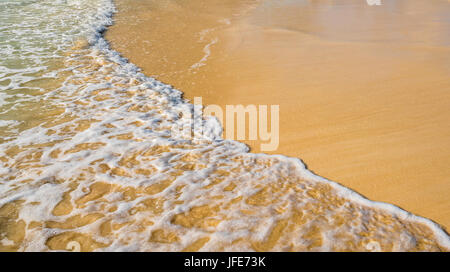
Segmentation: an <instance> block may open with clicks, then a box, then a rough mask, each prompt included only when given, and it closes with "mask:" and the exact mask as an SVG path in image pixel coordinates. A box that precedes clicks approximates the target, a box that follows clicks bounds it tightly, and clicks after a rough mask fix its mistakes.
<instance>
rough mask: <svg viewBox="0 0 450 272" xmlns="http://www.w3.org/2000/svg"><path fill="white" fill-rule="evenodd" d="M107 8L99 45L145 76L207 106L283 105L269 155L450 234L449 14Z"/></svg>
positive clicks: (289, 5)
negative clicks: (111, 12)
mask: <svg viewBox="0 0 450 272" xmlns="http://www.w3.org/2000/svg"><path fill="white" fill-rule="evenodd" d="M384 2H386V3H384ZM116 4H117V6H118V10H119V12H118V14H117V15H116V17H115V20H116V21H115V25H114V26H112V27H111V28H110V29H109V30H108V32H107V34H106V38H107V39H108V40H109V41H110V42H111V43H112V47H113V49H115V50H117V51H119V52H121V53H122V54H123V55H124V56H125V57H127V58H129V60H130V61H131V62H133V63H135V64H137V65H138V66H139V67H141V68H142V69H143V71H144V73H146V74H147V75H150V76H154V77H155V78H157V79H159V80H161V81H163V82H165V83H168V84H171V85H173V86H175V87H176V88H178V89H179V90H181V91H183V92H184V94H185V97H186V98H188V99H193V97H196V96H201V97H202V98H203V103H204V104H205V105H207V104H218V105H221V106H224V105H230V104H231V105H236V104H243V105H247V104H255V105H280V145H279V148H278V149H277V150H276V151H274V152H271V153H273V154H283V155H287V156H292V157H299V158H301V159H302V160H303V161H304V162H305V163H306V164H307V166H308V168H309V169H311V170H312V171H313V172H315V173H316V174H318V175H321V176H323V177H326V178H328V179H331V180H334V181H337V182H339V183H341V184H343V185H345V186H347V187H350V188H352V189H354V190H356V191H357V192H359V193H361V194H363V195H364V196H366V197H368V198H370V199H372V200H377V201H384V202H389V203H393V204H396V205H398V206H400V207H402V208H404V209H406V210H408V211H410V212H413V213H415V214H418V215H421V216H424V217H427V218H430V219H432V220H435V221H436V222H438V223H440V224H441V225H443V226H445V227H447V228H448V227H449V226H450V199H449V197H448V196H449V195H450V178H449V177H450V167H448V164H449V163H450V141H449V139H450V138H449V137H450V126H449V121H450V77H449V75H450V40H449V39H450V35H448V33H449V32H450V21H449V19H448V18H446V16H447V15H448V14H449V11H450V4H449V3H448V2H447V1H439V0H431V1H411V0H410V1H383V5H382V6H368V5H367V4H366V2H365V1H340V2H339V3H334V1H294V0H292V1H260V2H258V1H236V0H232V1H216V0H213V1H205V0H194V1H189V3H186V2H185V1H168V0H167V1H166V0H165V1H150V0H147V1H143V0H138V1H136V0H134V1H131V0H117V1H116ZM447 17H448V16H447ZM245 142H246V143H247V144H249V145H250V146H251V148H252V151H253V152H259V146H260V142H259V141H245Z"/></svg>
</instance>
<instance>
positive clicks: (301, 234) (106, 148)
mask: <svg viewBox="0 0 450 272" xmlns="http://www.w3.org/2000/svg"><path fill="white" fill-rule="evenodd" d="M34 5H38V6H36V7H37V8H39V7H41V8H42V9H43V10H45V9H46V7H45V5H52V4H49V2H45V1H44V2H40V3H36V4H34ZM54 10H55V11H57V14H58V16H56V17H55V18H58V20H61V21H65V20H67V21H71V20H74V18H75V17H77V16H81V17H80V18H78V19H76V21H77V22H81V21H83V22H85V21H84V20H85V19H88V20H87V21H86V22H85V23H83V24H81V25H79V26H75V25H70V27H67V28H65V30H63V32H64V33H65V34H66V35H67V36H66V38H65V39H63V40H57V41H55V40H53V41H52V43H58V48H59V49H58V50H60V51H61V53H60V56H61V58H59V57H58V58H59V59H62V61H63V63H64V66H63V67H61V68H58V69H57V70H55V71H53V72H54V73H53V76H54V77H56V78H61V76H60V74H61V73H64V77H63V82H61V84H60V86H58V87H57V88H54V89H51V90H50V91H48V90H46V92H45V93H44V94H42V95H40V96H38V97H39V101H40V102H39V103H41V102H43V103H49V104H51V105H55V108H56V109H57V110H55V111H54V112H52V113H51V114H50V117H51V118H48V119H43V120H42V121H41V122H39V123H37V124H36V126H34V127H31V128H27V129H25V130H23V131H21V132H20V133H16V134H15V135H13V136H10V137H8V139H5V142H4V143H2V144H0V162H1V167H0V177H1V180H0V250H8V251H11V250H18V251H47V250H70V249H71V248H72V245H73V243H74V242H75V243H77V245H79V246H80V250H82V251H93V250H96V251H181V250H185V251H196V250H202V251H222V250H226V251H253V250H255V251H308V250H313V251H374V250H377V251H378V250H379V251H415V250H418V251H448V250H449V249H450V238H449V236H448V235H447V233H445V231H444V230H442V229H441V228H440V227H439V226H438V225H437V224H435V223H434V222H432V221H430V220H428V219H425V218H422V217H418V216H415V215H413V214H410V213H408V212H406V211H404V210H401V209H400V208H398V207H396V206H394V205H390V204H386V203H380V202H373V201H370V200H368V199H366V198H364V197H362V196H360V195H359V194H357V193H356V192H353V191H352V190H350V189H348V188H345V187H343V186H341V185H339V184H337V183H335V182H332V181H329V180H327V179H324V178H322V177H319V176H317V175H315V174H313V173H312V172H310V171H309V170H308V169H306V167H305V165H304V164H303V163H302V162H301V160H299V159H296V158H289V157H285V156H281V155H266V154H253V153H249V150H248V147H247V146H246V145H244V144H242V143H240V142H237V141H230V140H224V139H222V138H221V136H220V132H221V127H220V124H219V123H218V122H216V121H214V120H213V119H196V120H195V121H194V122H195V123H196V124H197V125H199V124H201V125H202V126H203V127H204V128H205V130H206V131H208V132H209V133H208V134H205V135H203V134H196V135H195V136H196V137H194V138H193V139H186V138H185V137H184V136H183V135H181V134H180V133H178V132H177V130H176V129H173V128H174V127H182V126H186V125H187V126H192V123H191V120H190V118H188V116H190V115H191V112H193V110H194V105H192V104H190V103H189V101H187V100H185V99H183V98H182V93H181V92H180V91H178V90H176V89H173V88H172V87H170V86H169V85H166V84H163V83H161V82H159V81H157V80H155V79H153V78H150V77H147V76H145V75H144V74H142V73H141V72H140V70H139V68H138V67H136V66H135V65H133V64H131V63H129V62H128V61H127V60H126V59H124V58H122V57H121V56H120V54H119V53H118V52H115V51H113V50H111V49H110V47H109V46H108V42H107V41H106V40H105V39H104V38H103V32H104V31H105V30H106V28H107V27H108V26H109V25H111V24H112V23H113V20H112V16H113V14H114V12H115V8H114V4H113V2H112V1H111V0H98V1H87V0H73V1H69V0H68V1H66V2H64V1H61V2H60V3H57V7H55V9H54ZM68 14H70V15H68ZM83 16H84V17H83ZM71 27H72V28H74V29H76V31H74V30H72V29H71ZM37 31H41V33H44V32H45V30H42V29H39V30H37ZM42 31H43V32H42ZM66 31H68V32H66ZM74 37H77V40H76V41H75V42H73V41H72V40H71V39H74ZM69 45H70V46H69ZM47 72H48V71H47ZM38 85H39V84H38ZM11 122H13V121H11ZM11 122H10V123H8V122H7V121H5V122H2V123H0V124H2V125H3V124H7V125H12V123H11ZM194 133H195V131H194Z"/></svg>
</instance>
